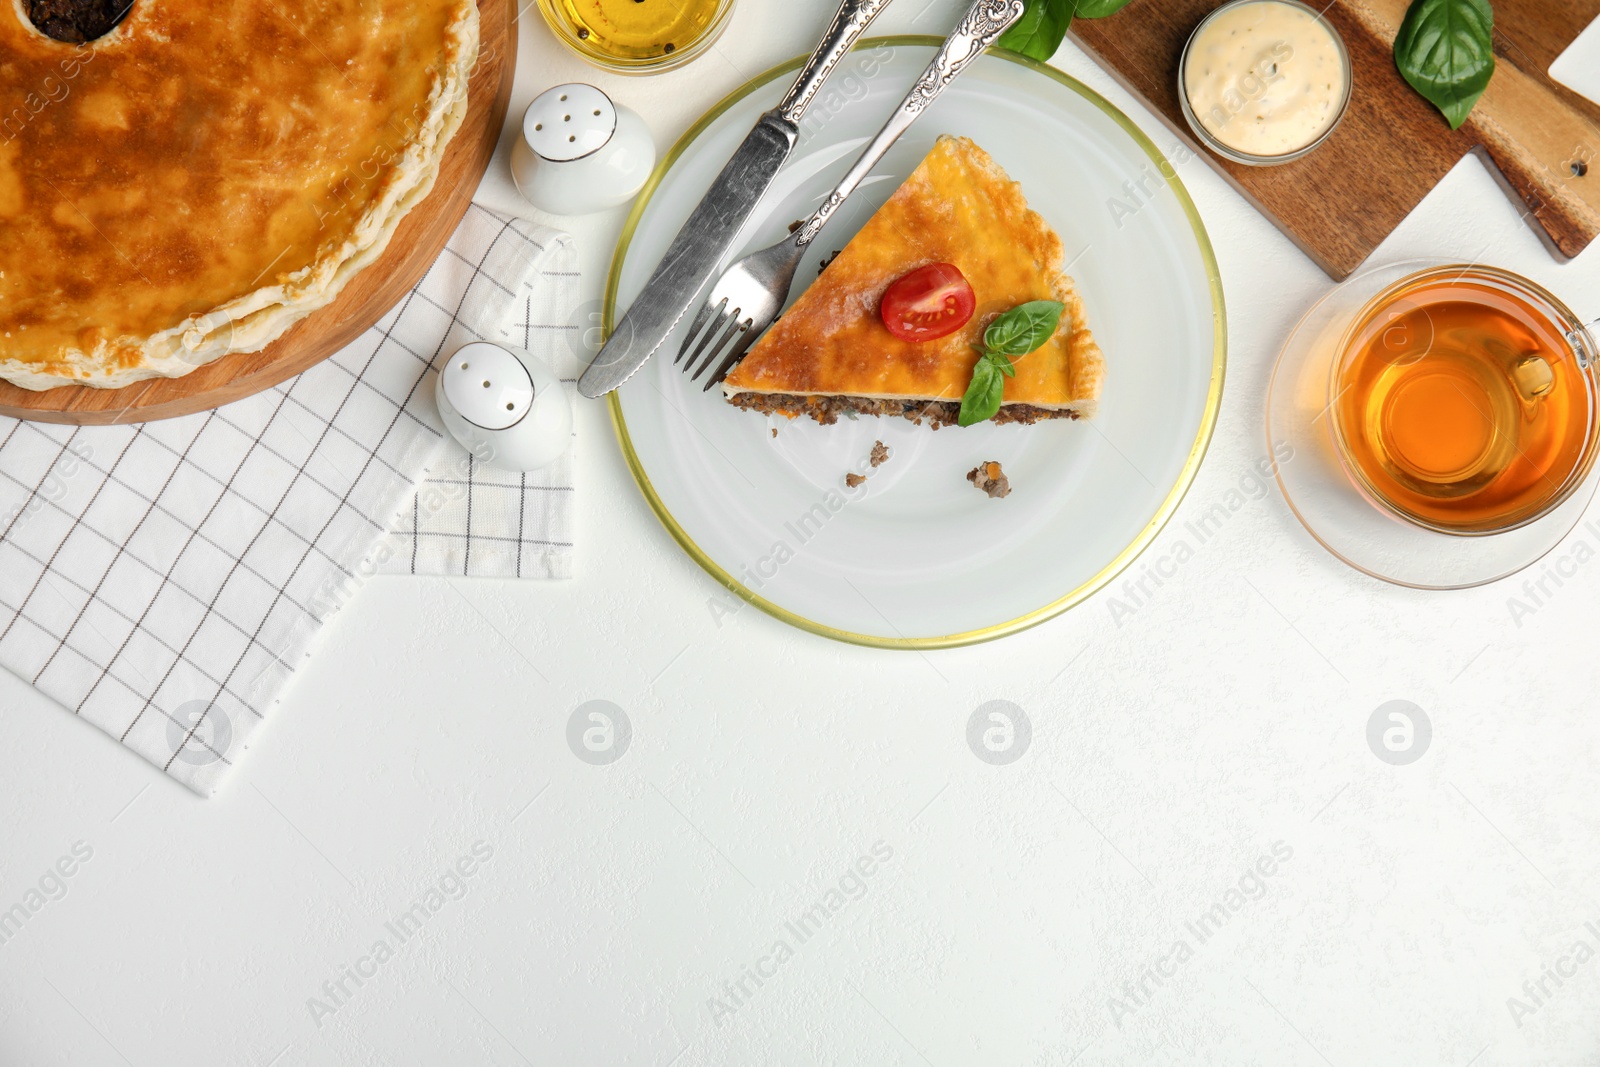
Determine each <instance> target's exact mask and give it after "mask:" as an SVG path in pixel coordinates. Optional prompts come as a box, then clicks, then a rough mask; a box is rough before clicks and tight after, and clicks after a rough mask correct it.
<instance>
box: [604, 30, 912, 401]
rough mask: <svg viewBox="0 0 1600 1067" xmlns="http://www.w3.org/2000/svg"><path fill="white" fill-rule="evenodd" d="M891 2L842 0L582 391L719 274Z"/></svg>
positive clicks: (639, 355) (642, 358)
mask: <svg viewBox="0 0 1600 1067" xmlns="http://www.w3.org/2000/svg"><path fill="white" fill-rule="evenodd" d="M889 3H890V0H842V2H841V3H840V5H839V11H838V13H837V14H836V15H834V17H833V22H832V23H831V24H830V25H829V26H828V32H827V34H826V35H824V37H823V39H822V43H821V44H820V45H818V47H817V50H816V51H815V52H814V53H812V55H811V58H810V60H809V61H808V62H807V63H806V65H805V67H804V68H803V69H802V70H801V72H800V76H799V77H798V78H797V79H795V83H794V85H793V87H792V88H790V90H789V92H788V94H787V95H786V96H785V97H784V98H783V101H782V102H781V103H780V104H779V105H778V106H777V107H776V108H773V109H772V110H771V111H768V112H767V113H766V114H764V115H762V116H761V120H760V121H759V122H757V123H756V126H755V128H754V129H753V130H751V131H750V134H749V136H747V137H746V138H745V140H744V143H743V144H742V145H740V146H739V150H738V151H737V152H735V153H734V154H733V158H732V159H730V160H729V161H728V165H727V166H725V167H723V168H722V173H721V174H719V175H718V176H717V179H716V181H714V182H713V183H712V184H711V189H710V191H708V192H707V193H706V195H705V198H704V199H703V200H701V201H700V204H699V206H698V207H696V208H695V209H694V213H693V214H691V215H690V216H689V220H688V221H687V222H685V223H684V224H683V228H682V229H681V230H679V231H678V236H677V237H675V238H673V241H672V245H671V246H670V247H669V248H668V249H667V254H666V256H665V257H664V258H663V259H662V261H661V264H660V266H658V267H656V269H655V272H654V273H653V274H651V276H650V280H649V281H648V282H646V283H645V287H644V289H643V290H642V291H641V292H640V293H639V296H638V298H637V299H635V300H634V302H633V305H632V306H631V307H630V308H628V313H627V314H626V315H624V316H623V318H622V321H621V322H619V323H617V326H616V329H615V330H614V331H612V334H611V336H610V337H609V338H607V340H606V343H605V346H604V347H603V348H601V349H600V353H599V355H597V356H595V358H594V362H592V363H591V364H590V365H589V369H588V370H586V371H584V372H583V377H581V378H579V379H578V392H580V393H582V394H583V395H584V396H586V397H589V398H591V399H595V398H598V397H601V396H604V395H605V394H606V393H609V392H611V390H613V389H615V388H617V386H619V385H621V384H622V383H623V382H625V381H627V380H628V379H629V378H631V377H633V375H634V372H636V371H637V370H638V369H639V368H640V367H642V366H644V365H645V362H646V361H647V360H649V358H650V357H651V356H653V355H654V354H655V353H656V352H657V351H658V350H659V349H660V348H661V346H662V345H663V344H665V343H666V340H667V337H668V336H669V335H670V334H671V333H672V331H673V329H674V328H676V327H677V325H678V323H679V322H681V321H682V320H683V317H684V316H685V315H687V314H688V313H689V310H690V309H691V308H693V307H694V304H695V300H696V298H697V297H699V295H700V290H702V289H704V288H705V286H706V285H707V283H709V282H710V281H711V279H712V277H713V275H715V274H716V271H717V268H718V267H719V266H720V265H721V262H722V259H723V257H724V256H725V255H726V254H727V252H728V249H729V247H730V246H731V245H732V244H733V242H734V241H735V240H736V239H737V238H738V236H739V231H740V230H742V229H743V228H744V224H745V222H746V221H747V220H748V219H749V218H750V215H751V213H752V212H754V211H755V208H756V205H757V204H758V203H760V201H761V198H762V197H763V196H764V195H765V194H766V192H767V190H768V188H770V187H771V185H772V182H773V179H775V178H776V177H777V176H778V171H779V170H780V169H781V168H782V167H783V164H784V163H785V162H786V161H787V160H788V158H789V153H790V152H792V151H793V150H794V146H795V143H796V142H797V141H798V140H799V139H800V120H801V118H802V117H803V116H804V115H805V111H806V108H807V107H809V106H810V104H811V101H812V100H814V99H816V96H817V93H818V91H819V90H820V89H821V88H822V84H823V82H825V81H826V80H827V78H828V75H829V74H831V73H833V70H834V68H835V67H837V66H838V65H839V62H840V60H842V59H843V58H844V57H845V55H846V53H848V52H849V51H850V48H851V46H852V45H854V44H855V42H856V40H857V39H858V38H860V36H861V35H862V34H863V33H865V32H866V29H867V27H868V26H870V25H871V24H872V20H873V19H875V18H877V17H878V13H879V12H880V11H882V10H883V9H884V8H886V7H888V6H889Z"/></svg>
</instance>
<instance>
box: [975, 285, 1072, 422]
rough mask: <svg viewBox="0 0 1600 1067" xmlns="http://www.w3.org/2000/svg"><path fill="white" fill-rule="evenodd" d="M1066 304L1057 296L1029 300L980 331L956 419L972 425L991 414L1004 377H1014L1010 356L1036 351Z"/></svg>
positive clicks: (999, 397) (997, 404) (1000, 397)
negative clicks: (976, 354) (976, 357)
mask: <svg viewBox="0 0 1600 1067" xmlns="http://www.w3.org/2000/svg"><path fill="white" fill-rule="evenodd" d="M1066 310H1067V305H1065V304H1063V303H1061V302H1060V301H1058V300H1031V301H1029V302H1028V303H1026V304H1019V305H1017V306H1016V307H1014V308H1012V309H1011V310H1010V311H1008V312H1006V313H1005V314H1003V315H1001V316H1000V317H999V318H997V319H995V320H994V321H993V322H991V323H990V324H989V328H988V329H986V330H984V331H983V344H981V345H973V346H972V347H973V348H976V349H977V350H978V352H979V353H980V354H979V356H978V362H977V363H976V364H975V365H974V366H973V368H972V381H971V382H970V383H968V385H967V391H966V394H965V395H963V396H962V398H961V414H960V415H959V416H958V417H957V418H956V421H957V422H958V423H959V424H961V425H962V426H971V425H972V424H973V423H975V422H983V421H984V420H986V419H992V418H994V415H995V412H997V411H999V410H1000V402H1001V401H1002V400H1003V399H1004V398H1005V385H1006V379H1007V378H1014V377H1016V374H1017V368H1016V367H1015V365H1014V364H1013V362H1012V361H1013V360H1014V359H1015V358H1016V357H1018V356H1025V355H1027V354H1028V353H1029V352H1034V351H1037V350H1038V349H1040V348H1042V347H1043V346H1044V343H1045V342H1046V341H1048V340H1050V338H1052V337H1054V336H1055V333H1056V327H1058V326H1060V325H1061V316H1062V314H1063V313H1065V312H1066Z"/></svg>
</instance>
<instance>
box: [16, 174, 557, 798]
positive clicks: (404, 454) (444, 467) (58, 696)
mask: <svg viewBox="0 0 1600 1067" xmlns="http://www.w3.org/2000/svg"><path fill="white" fill-rule="evenodd" d="M575 261H576V254H575V251H574V249H573V247H572V243H571V240H570V238H568V237H566V236H565V235H562V234H557V233H554V232H551V231H549V230H545V229H542V228H539V227H536V226H534V225H532V224H530V223H527V222H523V221H513V220H510V219H505V218H501V217H499V216H496V215H494V214H492V213H490V212H488V211H486V210H484V209H483V208H481V207H477V206H476V205H475V206H474V207H473V208H472V209H471V210H470V211H469V212H468V214H467V217H466V219H465V220H464V221H463V223H462V225H461V227H460V229H459V230H457V232H456V234H455V236H454V237H453V238H452V239H451V241H450V244H449V247H448V249H447V250H446V252H445V254H444V255H443V256H441V257H440V259H439V260H438V262H437V263H435V264H434V266H433V267H432V269H431V270H430V271H429V272H428V275H427V276H426V277H425V278H424V279H423V280H422V282H421V283H420V284H418V285H417V287H416V288H415V289H414V290H412V292H411V293H409V294H408V295H407V296H406V297H405V299H404V300H402V301H401V302H400V304H399V305H398V306H397V307H395V308H394V309H393V310H392V311H390V312H389V313H388V314H387V315H385V316H384V317H383V319H382V320H381V321H380V322H379V323H378V324H377V325H376V326H374V327H373V328H372V329H370V330H368V331H367V332H366V333H365V334H364V335H363V336H362V337H361V338H360V339H359V340H357V341H356V342H355V343H353V344H351V345H350V346H349V347H347V348H345V349H343V350H342V351H340V352H338V353H337V354H336V355H334V356H333V357H332V358H331V359H329V360H327V361H326V362H324V363H322V364H319V365H318V366H316V367H314V368H312V369H311V370H309V371H307V372H305V373H304V374H302V375H300V376H299V377H298V378H295V379H293V380H292V381H289V382H286V383H284V384H283V385H280V386H278V387H277V388H275V389H272V390H269V391H267V392H264V393H261V394H259V395H257V396H254V397H251V398H249V399H247V400H243V401H240V402H238V403H235V404H231V405H229V406H227V407H224V408H221V409H219V410H217V411H212V412H207V413H204V414H200V415H192V416H189V417H186V418H182V419H174V420H170V421H165V422H153V423H147V424H144V425H139V426H115V427H89V428H79V429H73V428H71V427H63V426H50V425H44V424H40V423H31V422H20V423H19V422H13V421H11V420H0V665H3V666H4V667H6V668H7V669H9V670H11V671H12V672H14V673H15V674H17V675H19V676H21V677H22V678H23V679H24V680H26V681H28V682H30V683H32V684H33V685H34V686H36V687H37V688H39V689H40V690H41V691H43V692H44V693H45V694H46V695H48V696H50V697H52V698H53V699H55V700H57V701H60V702H61V703H62V704H64V705H66V707H68V708H69V709H71V710H72V711H73V712H74V713H75V714H78V715H82V716H83V717H85V718H87V719H88V720H89V721H91V722H93V723H94V724H95V725H97V726H99V727H100V728H101V729H103V730H105V731H106V732H107V733H109V734H111V735H112V736H113V737H116V738H117V739H118V740H119V741H121V742H122V743H123V744H125V745H127V746H128V747H129V748H131V749H133V750H134V751H135V752H138V753H139V754H140V755H141V756H144V757H145V758H146V759H148V760H150V761H151V762H152V763H154V764H156V765H157V766H158V767H160V768H161V769H162V770H164V771H165V772H167V773H168V774H170V775H172V776H173V777H174V778H176V779H178V780H179V781H181V782H183V783H184V784H185V785H188V786H189V787H190V788H192V789H194V790H195V791H196V792H199V793H202V794H207V795H209V794H210V793H212V792H214V791H215V790H216V787H217V786H218V784H219V783H220V782H221V780H222V779H223V777H224V776H225V775H226V773H227V772H228V771H229V770H230V769H231V768H232V766H233V764H234V763H235V762H236V761H237V759H238V757H239V756H240V754H242V753H243V752H244V751H245V749H246V748H248V747H249V742H250V736H251V734H252V733H253V731H254V730H255V728H256V727H257V726H258V725H259V724H260V723H261V721H262V720H263V719H264V718H265V716H266V715H267V713H268V712H269V711H270V710H271V708H272V707H273V706H274V705H275V704H277V703H278V700H279V697H280V694H281V693H282V692H283V689H284V687H285V685H287V684H288V682H289V681H290V680H291V679H292V678H293V676H294V674H295V671H296V670H297V669H298V668H299V666H300V665H301V663H302V662H303V661H304V660H305V658H306V656H307V654H308V649H309V648H310V646H311V643H312V640H313V638H314V637H315V636H316V634H317V632H318V630H320V629H321V627H322V626H323V624H324V623H326V622H327V621H328V620H329V618H331V617H332V616H333V614H334V613H335V612H336V611H337V610H338V609H339V607H341V606H342V605H343V604H344V603H346V602H347V601H348V600H349V598H350V597H351V596H352V595H353V594H354V592H355V590H356V589H358V588H359V587H360V585H361V584H362V582H363V581H364V580H365V578H366V577H368V576H370V575H372V574H374V573H377V572H380V571H389V572H393V571H400V572H404V573H415V574H441V573H448V574H461V575H466V574H471V575H503V576H514V575H523V576H539V577H565V576H567V575H569V574H570V573H571V552H572V544H571V535H570V533H569V528H570V527H569V520H570V510H571V506H572V505H571V501H572V496H573V494H572V456H571V450H569V451H568V454H567V456H566V457H564V458H563V459H562V460H560V461H558V462H557V463H556V464H554V465H553V466H551V467H550V468H548V469H546V470H543V471H540V472H538V474H536V475H529V476H527V477H526V478H522V477H519V476H516V475H508V474H505V473H503V472H500V471H494V470H489V469H486V468H481V467H479V466H477V465H476V464H475V463H474V462H473V460H472V459H471V457H470V456H468V454H467V453H466V452H465V451H464V450H462V449H461V448H459V446H457V445H456V444H455V442H454V441H452V440H450V439H449V438H448V436H447V435H446V434H445V433H444V431H443V428H442V426H441V424H440V422H439V419H438V415H437V412H436V410H435V408H434V401H433V381H434V371H433V366H434V364H435V363H437V362H438V361H439V359H440V357H441V356H442V355H448V354H449V353H450V352H452V351H454V349H455V348H457V347H459V346H460V345H462V344H465V343H467V342H468V341H471V340H474V339H487V340H500V341H509V342H511V343H514V344H517V345H526V346H527V347H528V348H529V349H531V350H532V351H534V352H535V353H536V354H538V355H540V356H542V357H544V358H545V359H547V360H548V361H549V362H550V363H551V365H552V367H553V368H555V369H556V371H557V373H558V374H559V375H560V376H561V377H563V378H564V379H568V380H569V381H568V384H567V386H566V387H567V388H568V389H569V390H573V389H574V386H573V384H572V382H573V381H575V379H576V375H577V371H578V368H579V366H580V365H581V355H580V353H581V351H582V349H581V341H579V340H577V339H576V338H579V337H581V335H582V332H583V330H584V328H585V325H586V324H584V323H582V322H579V321H578V317H577V316H578V301H577V295H578V284H577V283H578V278H577V274H576V266H575ZM419 482H420V483H421V487H420V491H419Z"/></svg>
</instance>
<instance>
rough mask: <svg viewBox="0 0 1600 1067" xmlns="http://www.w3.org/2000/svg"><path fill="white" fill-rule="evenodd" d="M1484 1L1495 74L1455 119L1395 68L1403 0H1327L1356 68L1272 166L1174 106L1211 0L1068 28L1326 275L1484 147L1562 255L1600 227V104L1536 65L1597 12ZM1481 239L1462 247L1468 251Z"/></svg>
mask: <svg viewBox="0 0 1600 1067" xmlns="http://www.w3.org/2000/svg"><path fill="white" fill-rule="evenodd" d="M1312 2H1313V6H1316V7H1321V6H1322V3H1321V2H1320V0H1312ZM1493 4H1494V12H1495V39H1494V51H1495V64H1496V68H1495V74H1494V78H1493V80H1492V81H1491V82H1490V84H1489V89H1488V91H1487V92H1485V93H1484V95H1483V98H1482V99H1481V100H1479V101H1478V105H1477V107H1475V108H1474V109H1473V111H1472V114H1471V116H1470V117H1469V118H1468V119H1467V121H1466V123H1465V124H1463V126H1462V127H1461V129H1460V130H1454V131H1452V130H1451V129H1450V127H1449V124H1448V123H1446V122H1445V120H1444V117H1443V116H1441V115H1440V114H1439V113H1438V111H1436V110H1434V108H1433V105H1431V104H1429V103H1428V102H1427V101H1426V100H1424V99H1423V98H1422V97H1421V96H1418V95H1417V94H1416V92H1415V91H1413V90H1412V88H1411V87H1410V86H1409V85H1407V84H1406V82H1405V80H1404V79H1403V78H1401V77H1400V72H1399V71H1398V70H1397V69H1396V68H1395V64H1394V38H1395V33H1396V31H1398V29H1399V28H1400V22H1401V20H1402V19H1403V18H1404V16H1405V12H1406V8H1407V6H1408V4H1407V0H1335V2H1333V3H1330V4H1329V5H1328V8H1327V11H1326V13H1325V14H1326V17H1327V19H1328V21H1329V22H1330V23H1331V24H1332V25H1333V26H1334V27H1335V28H1336V29H1337V30H1338V31H1339V32H1340V33H1341V34H1342V35H1343V36H1344V40H1345V44H1346V46H1347V47H1348V48H1349V50H1350V59H1351V63H1352V65H1353V68H1354V93H1353V94H1352V97H1351V101H1350V108H1349V110H1348V111H1347V112H1346V114H1345V117H1344V122H1343V123H1342V124H1341V125H1340V127H1339V128H1338V129H1337V130H1336V131H1334V134H1333V136H1332V137H1330V138H1329V139H1328V140H1327V141H1326V142H1325V143H1324V144H1323V145H1322V146H1321V147H1320V148H1318V149H1317V150H1316V151H1314V152H1312V153H1311V154H1310V155H1308V156H1306V157H1304V158H1303V159H1299V160H1296V161H1295V162H1293V163H1285V164H1283V165H1281V166H1277V167H1244V166H1240V165H1238V164H1236V163H1232V162H1229V161H1227V160H1224V159H1221V158H1219V157H1217V156H1215V155H1212V154H1211V153H1210V152H1208V151H1206V150H1204V149H1202V148H1201V147H1200V146H1199V143H1198V142H1197V141H1196V140H1195V138H1194V136H1193V135H1192V134H1191V133H1190V130H1189V127H1188V125H1187V124H1186V123H1185V122H1184V120H1183V112H1182V111H1181V110H1180V108H1179V104H1178V59H1179V56H1180V55H1181V54H1182V52H1183V46H1184V43H1185V42H1186V41H1187V40H1188V38H1189V34H1190V33H1192V32H1193V31H1194V28H1195V27H1196V26H1198V25H1199V24H1200V20H1201V19H1202V18H1204V17H1205V15H1206V14H1207V13H1209V12H1210V11H1211V10H1212V9H1214V8H1216V7H1217V6H1218V0H1134V2H1133V3H1131V4H1129V5H1128V6H1127V7H1125V8H1123V9H1122V11H1120V12H1118V13H1117V14H1115V15H1112V16H1111V17H1109V18H1103V19H1079V20H1078V21H1077V22H1075V23H1074V24H1073V28H1072V34H1073V37H1074V38H1075V39H1076V40H1077V41H1078V43H1079V44H1081V45H1082V46H1083V47H1084V48H1085V49H1086V50H1087V51H1088V52H1089V54H1090V55H1092V56H1093V57H1094V58H1095V59H1096V60H1097V61H1098V62H1099V63H1100V65H1101V66H1103V67H1105V68H1106V69H1107V71H1109V72H1110V73H1111V74H1112V75H1113V76H1114V77H1115V78H1116V79H1117V80H1118V81H1120V82H1121V83H1122V84H1123V85H1125V86H1126V87H1127V88H1128V89H1129V90H1131V91H1132V92H1134V93H1136V94H1137V95H1139V96H1140V97H1142V98H1143V99H1144V100H1145V102H1146V103H1148V104H1149V105H1150V107H1151V108H1152V109H1153V110H1155V111H1156V112H1157V113H1158V114H1159V115H1161V117H1162V118H1163V119H1165V120H1166V123H1167V125H1168V126H1170V127H1172V129H1173V130H1175V131H1176V132H1177V133H1178V134H1179V135H1180V136H1181V137H1183V138H1184V139H1185V140H1186V141H1187V142H1188V143H1189V144H1190V145H1191V146H1192V147H1193V148H1194V149H1195V151H1197V152H1199V153H1200V155H1201V156H1203V157H1204V158H1205V159H1206V160H1208V161H1209V162H1210V163H1211V165H1212V166H1213V167H1214V168H1216V170H1218V171H1219V172H1220V173H1221V174H1222V175H1223V177H1225V178H1226V179H1227V180H1228V181H1229V182H1230V183H1231V184H1232V185H1233V186H1234V187H1235V188H1236V189H1238V190H1239V191H1240V192H1241V193H1242V194H1244V196H1245V198H1246V199H1248V200H1249V201H1250V202H1251V203H1252V204H1254V205H1255V206H1256V207H1257V208H1259V209H1260V210H1261V212H1262V213H1263V214H1265V215H1266V216H1267V217H1268V218H1270V219H1271V220H1272V221H1273V222H1274V223H1276V224H1277V226H1278V228H1279V229H1281V230H1282V231H1283V232H1284V233H1285V234H1287V235H1288V236H1289V237H1290V238H1291V239H1292V240H1293V241H1294V242H1295V243H1296V244H1297V245H1299V246H1300V247H1301V248H1302V249H1304V250H1305V252H1306V254H1307V255H1309V256H1310V257H1311V258H1312V259H1314V260H1315V261H1316V262H1317V263H1318V264H1319V265H1320V266H1321V267H1322V269H1323V270H1325V271H1327V272H1328V273H1329V274H1330V275H1332V276H1333V277H1334V278H1336V279H1342V278H1344V277H1346V276H1347V275H1349V274H1350V273H1351V272H1352V271H1353V270H1355V269H1356V268H1357V267H1358V266H1360V265H1361V263H1362V262H1363V261H1364V260H1365V259H1366V258H1367V256H1368V255H1370V254H1371V252H1372V250H1373V249H1375V248H1377V247H1378V245H1379V244H1380V243H1381V242H1382V241H1383V239H1384V238H1385V237H1387V236H1388V235H1389V234H1390V232H1392V231H1393V230H1394V228H1395V227H1396V226H1398V225H1399V224H1400V220H1401V219H1403V218H1405V217H1406V216H1407V215H1408V214H1410V213H1411V210H1412V209H1413V208H1415V207H1416V206H1417V204H1418V203H1420V202H1421V201H1422V198H1423V197H1424V196H1426V195H1427V194H1428V192H1429V191H1430V190H1431V189H1432V188H1433V187H1434V186H1435V185H1436V184H1438V182H1439V180H1440V179H1441V178H1442V177H1444V175H1445V173H1446V172H1447V171H1449V170H1450V168H1451V167H1453V166H1455V165H1456V164H1457V163H1458V162H1460V160H1461V157H1462V156H1464V155H1465V154H1466V153H1468V152H1471V151H1475V150H1480V149H1481V150H1483V151H1485V152H1487V153H1488V156H1489V158H1490V159H1491V160H1492V161H1493V162H1494V164H1495V165H1496V166H1498V168H1499V171H1500V174H1501V175H1502V176H1503V177H1504V179H1505V183H1506V186H1507V188H1508V190H1509V191H1510V192H1511V193H1512V194H1513V195H1515V196H1517V197H1520V198H1521V199H1522V201H1523V202H1524V203H1526V205H1527V208H1528V212H1529V214H1528V219H1529V221H1530V222H1531V223H1532V224H1533V225H1534V226H1535V227H1537V228H1538V230H1539V232H1540V233H1542V234H1544V235H1545V236H1546V238H1547V239H1548V242H1549V244H1550V246H1551V248H1552V249H1553V250H1554V251H1555V252H1556V253H1558V254H1560V255H1562V256H1565V257H1568V258H1571V257H1572V256H1575V255H1577V254H1578V253H1579V252H1581V251H1583V249H1584V248H1585V247H1586V246H1587V245H1588V244H1589V242H1590V241H1592V240H1594V237H1595V235H1596V234H1597V233H1600V107H1596V106H1595V105H1594V104H1593V103H1590V102H1589V101H1587V100H1585V99H1584V98H1583V97H1581V96H1579V95H1578V94H1577V93H1574V92H1572V91H1571V90H1570V89H1567V88H1565V87H1564V86H1561V85H1558V84H1556V83H1555V82H1553V81H1551V80H1550V77H1549V75H1548V74H1547V73H1546V71H1548V70H1549V68H1550V64H1551V63H1552V62H1554V60H1555V58H1556V57H1557V56H1559V55H1560V54H1561V53H1562V52H1563V51H1564V50H1565V49H1566V47H1567V46H1568V45H1569V44H1571V43H1572V41H1573V40H1574V39H1575V38H1576V37H1577V36H1578V34H1579V33H1581V32H1582V31H1583V30H1584V28H1585V27H1587V26H1588V25H1589V23H1590V22H1592V21H1593V20H1594V19H1595V17H1596V16H1597V15H1600V0H1493ZM1482 251H1485V250H1482V249H1476V248H1462V249H1459V252H1460V254H1461V255H1462V256H1463V257H1468V258H1470V257H1473V256H1475V255H1477V254H1479V253H1480V252H1482Z"/></svg>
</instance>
